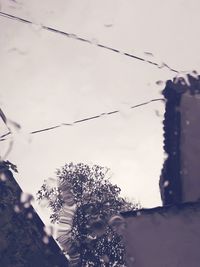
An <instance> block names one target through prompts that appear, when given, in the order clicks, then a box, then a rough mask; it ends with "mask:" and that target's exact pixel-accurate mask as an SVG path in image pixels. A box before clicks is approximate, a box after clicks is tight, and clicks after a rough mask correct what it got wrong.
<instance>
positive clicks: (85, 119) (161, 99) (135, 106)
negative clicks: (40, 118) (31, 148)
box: [0, 98, 165, 141]
mask: <svg viewBox="0 0 200 267" xmlns="http://www.w3.org/2000/svg"><path fill="white" fill-rule="evenodd" d="M157 101H165V99H164V98H155V99H151V100H149V101H146V102H143V103H140V104H137V105H134V106H130V107H129V108H128V110H132V109H135V108H139V107H141V106H145V105H148V104H150V103H152V102H157ZM120 112H122V111H121V110H119V109H118V110H113V111H110V112H103V113H100V114H99V115H95V116H91V117H88V118H84V119H80V120H76V121H73V122H71V123H60V124H58V125H54V126H52V127H48V128H43V129H38V130H34V131H32V132H30V133H29V134H31V135H32V134H38V133H42V132H47V131H51V130H54V129H57V128H61V127H64V126H74V125H77V124H80V123H85V122H88V121H91V120H95V119H99V118H102V117H105V116H110V115H114V114H117V113H120ZM9 135H12V133H11V131H9V132H7V133H6V134H3V135H1V136H0V141H6V140H7V139H6V137H7V136H9Z"/></svg>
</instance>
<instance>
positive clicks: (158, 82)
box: [156, 80, 164, 86]
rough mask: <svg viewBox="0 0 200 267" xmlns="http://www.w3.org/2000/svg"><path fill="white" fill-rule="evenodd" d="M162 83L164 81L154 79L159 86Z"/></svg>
mask: <svg viewBox="0 0 200 267" xmlns="http://www.w3.org/2000/svg"><path fill="white" fill-rule="evenodd" d="M163 83H164V82H163V81H161V80H159V81H156V84H157V85H159V86H160V85H163Z"/></svg>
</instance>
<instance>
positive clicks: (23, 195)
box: [20, 192, 33, 203]
mask: <svg viewBox="0 0 200 267" xmlns="http://www.w3.org/2000/svg"><path fill="white" fill-rule="evenodd" d="M31 200H33V196H32V195H31V194H28V193H24V192H22V193H21V197H20V201H21V203H29V202H30V201H31Z"/></svg>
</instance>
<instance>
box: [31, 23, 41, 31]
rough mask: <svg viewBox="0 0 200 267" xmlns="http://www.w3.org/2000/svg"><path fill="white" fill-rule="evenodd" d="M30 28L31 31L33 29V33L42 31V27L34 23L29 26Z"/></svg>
mask: <svg viewBox="0 0 200 267" xmlns="http://www.w3.org/2000/svg"><path fill="white" fill-rule="evenodd" d="M31 27H32V29H33V30H34V31H40V30H41V29H42V25H41V24H36V23H33V24H32V25H31Z"/></svg>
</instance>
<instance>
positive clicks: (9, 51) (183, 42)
mask: <svg viewBox="0 0 200 267" xmlns="http://www.w3.org/2000/svg"><path fill="white" fill-rule="evenodd" d="M0 9H1V10H0V11H2V12H6V13H9V14H12V15H15V16H19V17H22V18H25V19H28V20H31V21H33V22H34V23H35V26H33V25H27V24H23V23H20V22H17V21H14V20H9V19H7V18H5V17H1V16H0V28H1V30H0V81H1V89H0V105H1V108H2V110H3V111H4V113H5V114H6V116H7V117H8V118H9V119H11V120H13V121H16V122H18V123H19V124H20V125H21V127H22V129H21V131H20V132H16V133H15V135H14V136H15V137H14V146H13V149H12V151H11V153H10V154H9V155H8V160H10V161H12V162H13V163H15V164H16V165H17V166H18V170H19V175H17V176H16V178H17V181H18V182H19V184H20V186H21V187H22V189H23V190H24V191H25V192H29V193H32V194H33V195H35V193H36V192H37V191H38V189H39V188H40V186H41V185H42V182H43V180H44V179H46V178H48V177H52V176H53V175H54V171H55V169H56V168H59V167H61V166H62V165H63V164H64V163H65V162H71V161H73V162H84V163H90V164H99V165H102V166H107V167H109V168H110V169H111V172H112V177H111V179H112V181H113V182H114V183H117V184H118V185H119V186H120V187H121V188H122V193H123V195H124V196H126V197H129V198H130V199H135V200H137V201H140V202H141V204H142V206H144V207H154V206H157V205H161V201H160V194H159V186H158V181H159V176H160V172H161V168H162V164H163V158H164V155H163V150H162V146H163V130H162V120H163V112H164V104H163V103H162V102H153V103H151V104H149V105H146V106H142V107H139V108H137V109H133V110H131V111H130V110H129V109H128V107H129V106H133V105H136V104H139V103H141V102H145V101H148V100H151V99H154V98H160V97H161V94H160V92H161V90H162V89H163V87H164V83H165V81H166V80H167V79H171V78H173V77H174V75H175V74H174V73H173V72H170V71H169V70H168V69H167V68H157V67H156V66H152V65H150V64H148V63H145V62H141V61H138V60H135V59H133V58H130V57H125V56H124V55H122V54H119V53H118V54H117V53H113V52H112V51H109V50H105V49H102V48H99V47H97V46H95V44H96V43H101V44H105V45H108V46H110V47H113V48H116V49H119V50H121V51H123V52H127V53H133V54H135V55H138V56H142V57H144V58H146V59H147V60H152V61H155V62H157V63H159V64H160V65H162V62H165V63H166V64H168V65H170V67H172V68H175V69H177V70H179V71H191V70H194V69H195V70H197V71H199V69H200V57H199V47H200V38H199V34H200V33H199V25H200V16H199V11H200V2H199V1H198V0H190V1H188V0H168V1H160V0H90V1H89V0H70V1H69V0H58V1H56V2H55V1H53V0H43V1H39V0H16V1H11V0H10V1H9V0H1V1H0ZM41 25H46V26H50V27H53V28H56V29H59V30H62V31H66V32H68V33H72V34H77V35H78V36H80V37H84V38H87V39H89V40H91V41H92V42H93V43H94V45H90V44H88V43H83V42H80V41H77V40H74V39H70V38H66V37H64V36H62V35H60V34H55V33H52V32H48V31H45V30H43V29H41ZM150 53H152V54H153V56H152V55H150ZM159 80H162V81H163V82H164V83H163V84H162V85H157V84H156V82H157V81H159ZM115 109H119V110H121V112H120V113H119V114H115V115H112V116H107V117H105V116H104V117H102V118H99V119H96V120H93V121H88V122H85V123H82V124H77V125H74V126H71V127H70V126H68V127H67V126H66V127H62V128H59V129H55V130H52V131H49V132H44V133H39V134H36V135H31V136H30V135H28V133H29V132H30V131H34V130H38V129H41V128H46V127H51V126H54V125H56V124H60V123H63V122H66V123H71V122H73V121H74V120H79V119H82V118H86V117H89V116H93V115H97V114H100V113H102V112H108V111H112V110H115ZM1 130H2V131H1V132H2V134H3V133H5V132H6V129H5V127H4V126H3V123H2V125H1ZM7 146H8V142H4V143H2V142H1V152H2V154H3V153H4V152H5V151H6V149H7ZM35 205H36V204H35ZM35 207H36V206H35ZM39 213H40V215H41V216H42V217H45V216H44V215H43V214H42V211H39ZM45 219H46V218H44V220H45Z"/></svg>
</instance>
